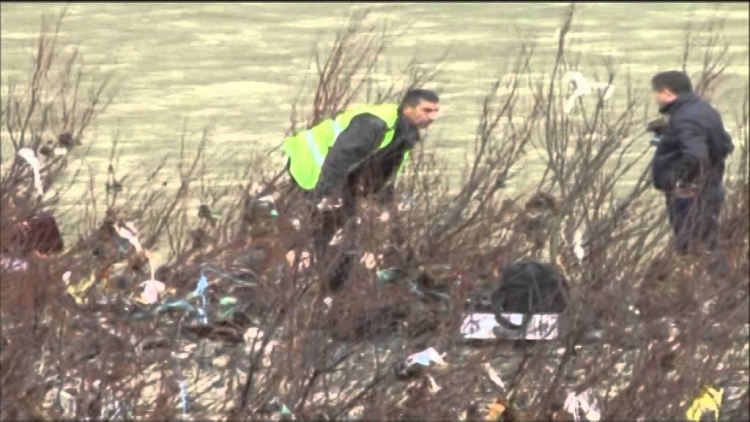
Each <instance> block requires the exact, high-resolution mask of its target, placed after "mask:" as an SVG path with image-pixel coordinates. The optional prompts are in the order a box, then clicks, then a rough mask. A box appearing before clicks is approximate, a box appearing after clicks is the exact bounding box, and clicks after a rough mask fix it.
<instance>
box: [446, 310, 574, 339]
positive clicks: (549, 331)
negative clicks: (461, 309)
mask: <svg viewBox="0 0 750 422" xmlns="http://www.w3.org/2000/svg"><path fill="white" fill-rule="evenodd" d="M500 315H501V316H503V317H505V318H506V319H507V320H509V321H510V322H511V323H512V324H514V325H521V324H522V322H523V317H524V315H523V314H514V313H513V314H512V313H501V314H500ZM559 317H560V315H559V314H535V315H532V317H531V320H530V321H529V324H528V326H527V328H526V335H524V333H523V330H512V329H508V328H505V327H503V326H502V325H500V324H499V323H498V322H497V319H496V318H495V314H491V313H474V314H468V315H466V316H465V317H464V320H463V323H462V324H461V331H460V332H461V335H462V337H463V338H464V339H465V340H523V339H526V340H554V339H556V338H557V337H558V331H559V330H558V319H559Z"/></svg>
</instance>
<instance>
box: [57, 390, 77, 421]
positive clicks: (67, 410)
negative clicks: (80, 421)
mask: <svg viewBox="0 0 750 422" xmlns="http://www.w3.org/2000/svg"><path fill="white" fill-rule="evenodd" d="M60 406H61V407H62V408H63V416H64V417H65V416H67V417H74V416H75V414H76V408H77V405H76V398H75V397H73V395H71V394H70V393H68V392H67V391H65V390H62V391H60Z"/></svg>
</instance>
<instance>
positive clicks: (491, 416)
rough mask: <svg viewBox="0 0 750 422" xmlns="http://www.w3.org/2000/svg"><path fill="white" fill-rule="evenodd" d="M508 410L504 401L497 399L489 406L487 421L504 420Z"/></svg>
mask: <svg viewBox="0 0 750 422" xmlns="http://www.w3.org/2000/svg"><path fill="white" fill-rule="evenodd" d="M506 409H508V407H507V406H506V405H505V403H504V402H503V400H502V399H495V400H494V401H493V402H492V403H490V404H488V405H487V408H486V410H487V416H486V417H485V420H490V421H499V420H502V419H500V418H501V417H503V415H504V413H505V410H506Z"/></svg>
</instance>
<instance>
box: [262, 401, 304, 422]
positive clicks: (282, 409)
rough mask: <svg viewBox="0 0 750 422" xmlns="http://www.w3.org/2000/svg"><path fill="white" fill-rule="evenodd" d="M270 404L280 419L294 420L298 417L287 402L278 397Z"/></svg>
mask: <svg viewBox="0 0 750 422" xmlns="http://www.w3.org/2000/svg"><path fill="white" fill-rule="evenodd" d="M269 406H270V408H271V409H273V411H274V412H275V413H276V416H277V417H278V418H279V420H284V421H293V420H296V419H297V418H296V417H295V416H294V414H293V413H292V411H291V410H289V408H288V407H286V405H285V404H283V403H281V401H280V400H279V399H278V398H276V397H274V398H273V399H272V400H271V402H270V403H269Z"/></svg>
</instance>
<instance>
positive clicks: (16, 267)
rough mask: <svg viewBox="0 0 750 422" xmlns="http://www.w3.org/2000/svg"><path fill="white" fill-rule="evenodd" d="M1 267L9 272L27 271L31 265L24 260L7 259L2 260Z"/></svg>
mask: <svg viewBox="0 0 750 422" xmlns="http://www.w3.org/2000/svg"><path fill="white" fill-rule="evenodd" d="M0 266H2V267H3V269H6V270H8V271H26V270H27V269H28V268H29V265H28V264H27V263H26V261H24V260H23V259H16V258H7V257H3V258H2V259H0Z"/></svg>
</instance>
